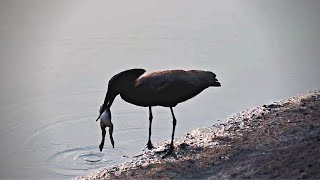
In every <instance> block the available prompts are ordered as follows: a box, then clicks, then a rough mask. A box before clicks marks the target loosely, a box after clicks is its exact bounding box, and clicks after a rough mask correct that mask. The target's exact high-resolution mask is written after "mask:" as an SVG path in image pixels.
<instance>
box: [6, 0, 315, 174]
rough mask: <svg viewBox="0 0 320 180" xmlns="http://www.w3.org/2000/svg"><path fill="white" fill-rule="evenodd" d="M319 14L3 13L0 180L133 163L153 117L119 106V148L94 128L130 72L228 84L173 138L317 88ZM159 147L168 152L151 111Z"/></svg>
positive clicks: (270, 9) (205, 8)
mask: <svg viewBox="0 0 320 180" xmlns="http://www.w3.org/2000/svg"><path fill="white" fill-rule="evenodd" d="M318 7H319V3H318V2H311V1H308V2H300V1H291V0H290V1H289V0H288V1H281V2H278V1H275V0H274V1H270V0H268V1H259V2H257V1H250V2H237V1H227V2H221V1H212V0H208V1H201V2H200V1H188V2H185V1H154V2H151V1H144V2H140V3H135V2H126V3H124V2H109V1H103V2H102V1H101V2H96V3H92V2H79V1H68V2H65V1H36V0H32V1H28V2H21V1H11V0H10V1H1V4H0V39H1V41H0V57H1V64H0V65H1V66H0V68H1V71H0V82H1V93H0V94H1V95H0V98H1V99H0V102H1V103H0V114H1V126H0V135H1V136H0V143H1V144H0V162H1V164H0V166H1V167H0V178H1V179H2V178H32V179H35V178H37V179H43V178H46V179H48V178H70V177H73V176H77V175H83V174H87V173H89V172H92V171H94V170H96V169H97V168H100V167H105V166H109V165H113V164H117V163H120V162H123V161H126V160H129V159H130V158H131V157H132V156H134V155H138V154H140V152H141V150H142V149H143V148H144V146H145V144H146V143H147V137H148V109H147V108H142V107H137V106H134V105H131V104H127V103H125V102H124V101H122V100H121V98H119V97H118V98H117V99H116V100H115V102H114V104H113V106H112V109H111V110H112V115H113V123H114V126H115V127H114V128H115V129H114V139H115V148H114V149H112V148H111V144H110V142H109V140H108V139H107V140H106V143H105V149H104V150H103V152H102V153H100V152H99V150H98V145H99V143H100V140H101V139H100V138H101V134H100V133H101V132H100V127H99V123H97V122H95V119H96V117H97V115H98V109H99V106H100V105H101V103H102V102H103V99H104V96H105V91H106V88H107V82H108V80H109V78H110V77H112V75H114V74H115V73H117V72H119V71H122V70H126V69H129V68H133V67H143V68H145V69H146V70H147V71H153V70H159V69H175V68H186V69H204V70H212V71H213V72H215V73H216V74H217V78H218V79H219V81H220V82H221V83H222V87H221V88H209V89H207V90H205V91H204V92H202V93H201V94H200V95H198V96H197V97H195V98H193V99H191V100H189V101H187V102H185V103H182V104H179V105H178V106H177V107H175V108H174V111H175V114H176V117H177V121H178V122H177V129H176V137H178V136H182V135H184V134H185V133H186V132H188V131H190V130H192V129H194V128H197V127H201V126H205V125H210V124H213V123H216V122H217V120H218V119H220V120H223V119H226V118H227V117H229V116H230V115H231V114H233V113H236V112H238V111H240V110H243V109H246V108H251V107H254V106H257V105H262V104H264V103H269V102H272V101H274V100H278V99H283V98H287V97H290V96H293V95H296V94H298V93H302V92H305V91H307V90H311V89H316V88H319V87H320V81H319V80H318V77H320V72H319V71H318V69H319V67H320V61H319V58H318V57H319V55H320V53H319V52H320V51H319V47H320V41H319V40H320V39H319V36H318V32H319V31H320V23H319V21H318V20H317V18H318V17H319V13H318V12H320V11H318ZM153 115H154V121H153V127H152V130H153V132H152V140H153V143H154V144H156V143H157V142H160V141H163V140H169V139H170V135H171V128H172V124H171V121H172V120H171V115H170V110H169V109H168V108H162V107H155V108H153Z"/></svg>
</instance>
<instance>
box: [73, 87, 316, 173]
mask: <svg viewBox="0 0 320 180" xmlns="http://www.w3.org/2000/svg"><path fill="white" fill-rule="evenodd" d="M167 144H168V142H164V143H162V144H158V148H157V149H154V150H152V151H146V152H144V153H143V154H141V155H140V156H138V157H136V158H135V159H133V160H132V161H130V162H126V163H124V164H121V165H117V166H113V167H109V168H106V169H102V170H100V171H98V172H96V173H94V174H90V175H88V176H85V177H78V178H77V179H187V178H188V179H190V178H192V179H245V178H254V179H269V178H277V179H299V178H307V179H320V90H315V91H311V92H308V93H306V94H303V95H299V96H296V97H293V98H290V99H286V100H282V101H279V102H274V103H272V104H268V105H262V106H260V107H256V108H254V109H250V110H246V111H243V112H240V113H238V114H236V115H234V116H233V117H231V118H229V120H228V121H227V122H226V123H221V124H216V125H213V126H211V127H206V128H200V129H196V130H194V131H192V132H191V133H188V134H186V135H185V136H184V137H181V138H178V139H176V140H175V146H176V148H175V152H176V156H177V158H174V157H170V158H166V159H162V158H161V157H162V156H163V154H164V152H163V150H164V149H165V148H167Z"/></svg>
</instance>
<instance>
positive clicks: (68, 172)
mask: <svg viewBox="0 0 320 180" xmlns="http://www.w3.org/2000/svg"><path fill="white" fill-rule="evenodd" d="M106 152H107V153H102V152H98V148H97V147H96V146H87V147H79V148H73V149H68V150H64V151H61V152H57V153H55V154H53V155H52V156H50V157H49V158H48V164H49V166H50V170H51V171H53V172H54V173H57V174H60V175H64V176H77V175H83V174H85V173H88V171H89V170H92V169H97V168H100V167H106V166H108V165H112V164H115V162H117V160H116V159H112V158H113V157H119V156H116V155H115V154H118V153H119V152H116V151H114V150H113V149H111V148H110V149H108V148H107V149H106Z"/></svg>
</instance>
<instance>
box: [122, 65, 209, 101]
mask: <svg viewBox="0 0 320 180" xmlns="http://www.w3.org/2000/svg"><path fill="white" fill-rule="evenodd" d="M214 79H215V75H214V74H213V73H211V72H207V71H196V70H189V71H185V70H166V71H157V72H152V73H144V74H142V75H141V76H139V77H138V78H137V79H136V80H135V81H134V83H133V84H131V86H129V87H128V88H127V89H124V90H123V91H122V92H120V96H121V98H122V99H123V100H125V101H126V102H128V103H131V104H134V105H137V106H144V107H149V106H164V107H175V106H176V105H177V104H178V103H180V102H183V101H186V100H188V99H190V98H192V97H194V96H196V95H197V94H199V93H200V92H201V91H203V90H204V89H206V88H208V87H209V86H212V85H213V83H214V82H215V81H214Z"/></svg>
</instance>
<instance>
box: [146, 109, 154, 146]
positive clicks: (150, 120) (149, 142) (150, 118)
mask: <svg viewBox="0 0 320 180" xmlns="http://www.w3.org/2000/svg"><path fill="white" fill-rule="evenodd" d="M152 118H153V116H152V111H151V106H149V140H148V144H147V147H148V149H152V148H153V145H152V143H151V124H152Z"/></svg>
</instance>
